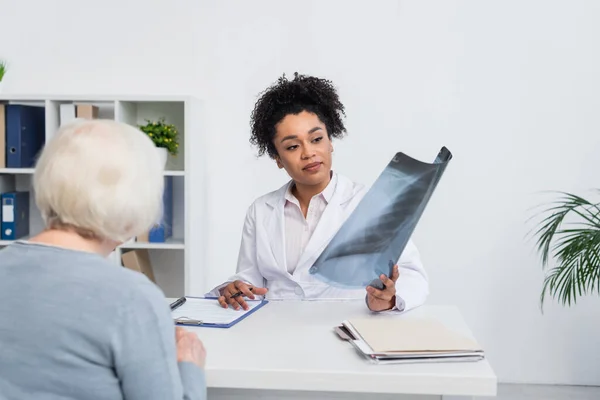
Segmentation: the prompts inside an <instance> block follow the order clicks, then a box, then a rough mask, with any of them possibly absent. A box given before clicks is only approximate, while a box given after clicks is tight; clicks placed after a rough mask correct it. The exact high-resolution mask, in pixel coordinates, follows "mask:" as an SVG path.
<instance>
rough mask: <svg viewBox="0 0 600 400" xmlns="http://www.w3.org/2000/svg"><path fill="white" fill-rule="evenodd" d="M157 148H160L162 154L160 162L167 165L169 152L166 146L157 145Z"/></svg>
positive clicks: (164, 165)
mask: <svg viewBox="0 0 600 400" xmlns="http://www.w3.org/2000/svg"><path fill="white" fill-rule="evenodd" d="M156 150H158V155H159V156H160V162H161V163H162V165H163V167H165V168H166V167H167V159H168V156H169V153H168V152H167V149H166V148H164V147H157V148H156Z"/></svg>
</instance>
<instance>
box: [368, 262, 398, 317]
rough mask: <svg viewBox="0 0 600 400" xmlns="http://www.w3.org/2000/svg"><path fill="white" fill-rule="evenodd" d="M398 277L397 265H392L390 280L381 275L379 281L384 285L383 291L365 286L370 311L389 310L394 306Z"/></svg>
mask: <svg viewBox="0 0 600 400" xmlns="http://www.w3.org/2000/svg"><path fill="white" fill-rule="evenodd" d="M399 276H400V271H399V270H398V265H394V269H393V271H392V277H391V279H390V278H388V277H387V276H385V275H383V274H382V275H381V276H380V277H379V279H381V282H382V283H383V284H384V285H385V289H383V290H379V289H375V288H374V287H372V286H367V305H368V306H369V309H370V310H372V311H385V310H391V309H392V308H394V306H395V305H396V281H397V280H398V277H399Z"/></svg>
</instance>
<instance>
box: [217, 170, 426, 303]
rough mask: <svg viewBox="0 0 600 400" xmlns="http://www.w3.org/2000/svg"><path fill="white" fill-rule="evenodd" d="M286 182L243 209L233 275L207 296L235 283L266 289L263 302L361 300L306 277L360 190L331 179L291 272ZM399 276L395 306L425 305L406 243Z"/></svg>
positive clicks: (356, 293)
mask: <svg viewBox="0 0 600 400" xmlns="http://www.w3.org/2000/svg"><path fill="white" fill-rule="evenodd" d="M290 183H291V182H288V183H287V184H285V185H284V186H282V187H281V188H280V189H278V190H276V191H273V192H271V193H268V194H266V195H264V196H261V197H259V198H258V199H257V200H255V201H254V203H253V204H252V205H251V206H250V207H249V209H248V211H247V214H246V219H245V222H244V228H243V233H242V243H241V246H240V252H239V257H238V264H237V273H236V274H235V275H233V276H231V277H230V278H229V280H228V281H227V282H225V283H224V284H222V285H219V286H218V287H216V288H214V289H213V290H212V291H211V292H210V293H208V294H207V296H219V289H220V288H222V287H224V286H225V285H227V284H228V283H229V282H233V281H235V280H238V279H239V280H242V281H245V282H246V283H248V284H250V285H253V286H257V287H266V288H268V289H269V291H268V293H267V295H266V298H267V299H277V300H281V299H296V300H318V299H364V298H365V295H366V290H365V289H358V290H354V289H342V288H337V287H333V286H330V285H328V284H327V283H324V282H321V281H319V280H318V279H316V278H315V277H314V276H312V275H311V274H310V273H309V269H310V267H311V266H312V265H313V263H314V262H315V261H316V260H317V258H318V257H319V254H320V253H321V252H322V251H323V250H324V249H325V247H326V246H327V244H328V243H329V241H330V240H331V239H332V238H333V236H334V235H335V233H336V232H337V230H338V229H339V228H340V226H341V225H342V224H343V222H344V221H345V220H346V219H347V218H348V217H349V216H350V214H351V213H352V211H353V210H354V208H355V207H356V206H357V205H358V203H359V202H360V200H361V199H362V197H363V196H364V195H365V194H366V192H367V189H366V188H365V186H363V185H360V184H357V183H354V182H352V181H351V180H350V179H348V178H346V177H344V176H342V175H339V174H338V175H337V185H336V188H335V191H334V193H333V196H332V197H331V201H330V202H329V203H328V205H327V207H326V209H325V211H324V212H323V215H322V217H321V220H320V221H319V222H318V224H317V227H316V229H315V231H314V233H313V235H312V236H311V238H310V240H309V242H308V244H307V246H306V249H305V250H304V253H303V254H302V255H301V256H300V259H299V260H298V264H297V266H296V269H295V270H294V272H293V273H292V274H290V273H289V272H288V271H287V268H286V266H285V238H284V209H283V208H284V205H285V201H286V200H285V193H286V190H287V188H288V185H289V184H290ZM398 267H399V271H400V277H399V279H398V281H397V282H396V294H397V297H398V301H397V302H396V305H397V307H398V308H399V309H400V310H404V311H408V310H410V309H412V308H414V307H417V306H420V305H421V304H423V303H424V302H425V299H426V298H427V295H428V294H429V283H428V278H427V274H426V272H425V270H424V269H423V265H422V263H421V260H420V257H419V252H418V250H417V248H416V246H415V245H414V243H413V242H412V240H409V242H408V244H407V246H406V248H405V250H404V252H403V253H402V255H401V256H400V259H399V260H398Z"/></svg>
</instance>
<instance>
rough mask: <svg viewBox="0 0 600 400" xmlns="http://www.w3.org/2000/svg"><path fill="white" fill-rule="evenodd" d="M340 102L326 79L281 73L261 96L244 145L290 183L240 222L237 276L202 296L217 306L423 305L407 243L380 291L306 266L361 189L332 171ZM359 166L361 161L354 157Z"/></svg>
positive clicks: (422, 285)
mask: <svg viewBox="0 0 600 400" xmlns="http://www.w3.org/2000/svg"><path fill="white" fill-rule="evenodd" d="M342 115H345V113H344V105H343V104H342V103H341V102H340V100H339V98H338V94H337V92H336V90H335V88H334V87H333V85H332V84H331V82H330V81H328V80H325V79H320V78H316V77H311V76H304V75H298V74H297V73H296V74H295V77H294V79H293V80H288V79H287V78H286V77H285V75H284V76H283V77H281V78H279V80H278V82H277V83H276V84H274V85H272V86H271V87H269V88H268V89H267V90H266V91H265V92H263V94H262V96H261V97H260V99H259V100H258V101H257V103H256V105H255V108H254V111H253V112H252V121H251V126H252V136H251V139H250V141H251V143H253V144H255V145H257V147H258V149H259V155H263V154H264V153H268V155H269V156H270V157H271V158H272V159H273V160H275V162H276V164H277V166H278V167H279V168H280V169H281V168H282V169H285V171H286V172H287V173H288V175H289V176H290V177H291V180H290V181H289V182H288V183H287V184H285V185H284V186H283V187H281V188H280V189H278V190H276V191H273V192H271V193H267V194H266V195H263V196H262V197H259V198H258V199H257V200H255V201H254V203H253V204H252V205H251V206H250V207H249V209H248V211H247V214H246V219H245V223H244V228H243V233H242V242H241V248H240V252H239V257H238V265H237V273H236V274H235V275H234V276H232V277H231V278H230V279H229V280H228V281H227V282H225V283H223V284H222V285H220V286H218V287H216V288H215V289H213V290H212V291H211V292H210V293H208V295H210V296H215V297H218V301H219V303H220V304H221V306H222V307H224V308H227V307H228V306H231V307H233V308H234V309H236V310H239V309H240V308H243V309H247V307H248V306H247V304H246V302H245V301H244V297H247V298H250V299H254V298H255V295H258V296H262V295H265V296H266V297H267V298H271V299H307V300H308V299H340V298H362V297H364V296H365V291H366V303H367V306H368V308H369V309H370V310H372V311H384V310H398V311H407V310H409V309H412V308H414V307H417V306H419V305H421V304H423V303H424V302H425V299H426V297H427V295H428V279H427V275H426V273H425V270H424V269H423V266H422V264H421V260H420V258H419V253H418V251H417V248H416V247H415V245H414V244H413V242H412V241H409V242H408V244H407V246H406V248H405V250H404V252H403V253H402V255H401V257H400V259H399V260H398V262H397V265H395V266H394V269H393V273H392V276H389V277H388V276H385V275H381V276H380V279H381V281H382V282H383V284H384V285H385V289H384V290H378V289H375V288H373V287H370V286H368V287H366V288H365V289H360V290H354V289H340V288H336V287H333V286H330V285H328V284H326V283H324V282H321V281H319V280H317V279H316V278H314V277H313V276H311V275H310V274H309V269H310V267H311V266H312V264H313V263H314V262H315V261H316V259H317V258H318V256H319V254H320V253H321V252H322V251H323V250H324V249H325V247H326V246H327V244H328V243H329V241H330V240H331V239H332V238H333V236H334V235H335V233H336V231H337V230H338V229H339V228H340V226H341V225H342V223H343V222H344V221H345V220H346V218H348V217H349V216H350V214H351V213H352V211H353V210H354V208H355V207H356V206H357V205H358V203H359V202H360V200H361V198H362V197H363V196H364V195H365V194H366V192H367V189H366V188H365V187H364V186H363V185H360V184H357V183H354V182H352V181H351V180H350V179H348V178H347V177H345V176H343V175H340V174H338V173H336V172H334V171H332V169H331V159H332V157H331V153H332V152H333V145H332V142H331V139H332V138H338V137H341V136H342V135H343V134H344V132H345V131H346V129H345V127H344V124H343V122H342V119H341V117H342ZM357 162H360V160H357Z"/></svg>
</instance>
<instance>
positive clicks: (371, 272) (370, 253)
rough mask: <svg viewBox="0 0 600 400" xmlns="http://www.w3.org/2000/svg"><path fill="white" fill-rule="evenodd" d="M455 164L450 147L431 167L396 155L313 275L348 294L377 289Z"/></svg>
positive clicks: (321, 258) (401, 154)
mask: <svg viewBox="0 0 600 400" xmlns="http://www.w3.org/2000/svg"><path fill="white" fill-rule="evenodd" d="M451 159H452V153H450V151H449V150H448V149H447V148H446V147H442V149H441V150H440V152H439V153H438V155H437V157H436V159H435V160H434V162H433V163H431V164H429V163H424V162H421V161H418V160H415V159H414V158H411V157H409V156H407V155H406V154H404V153H397V154H396V155H395V156H394V158H393V159H392V160H391V161H390V162H389V164H388V165H387V166H386V167H385V168H384V170H383V172H382V173H381V175H380V176H379V177H378V178H377V180H376V181H375V183H374V184H373V186H372V187H371V188H370V189H369V191H368V192H367V194H365V196H364V197H363V198H362V200H361V201H360V203H359V204H358V205H357V206H356V208H355V209H354V211H353V212H352V214H351V215H350V217H348V219H347V220H346V221H345V222H344V224H343V225H342V226H341V227H340V229H339V231H338V232H337V233H336V234H335V236H334V237H333V239H332V240H331V242H330V243H329V244H328V245H327V247H326V248H325V250H324V251H323V253H321V255H320V256H319V258H318V259H317V261H316V262H315V263H314V264H313V266H312V267H311V269H310V273H311V274H312V275H314V276H315V277H316V278H317V279H319V280H322V281H324V282H327V283H329V284H330V285H332V286H337V287H342V288H348V289H354V288H364V287H366V286H367V285H369V284H371V283H372V282H373V284H374V286H375V282H374V280H377V281H379V276H380V275H381V274H386V275H388V276H390V275H391V272H392V268H393V266H394V264H396V262H397V261H398V259H399V258H400V255H401V254H402V252H403V251H404V248H405V247H406V244H407V243H408V240H409V239H410V237H411V235H412V234H413V231H414V229H415V227H416V225H417V223H418V221H419V219H420V218H421V215H422V214H423V210H424V209H425V207H426V206H427V203H428V202H429V199H430V198H431V195H432V193H433V191H434V190H435V188H436V186H437V184H438V182H439V180H440V178H441V177H442V174H443V173H444V171H445V169H446V166H447V165H448V162H449V161H450V160H451ZM379 283H381V281H379ZM381 287H382V286H381Z"/></svg>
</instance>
